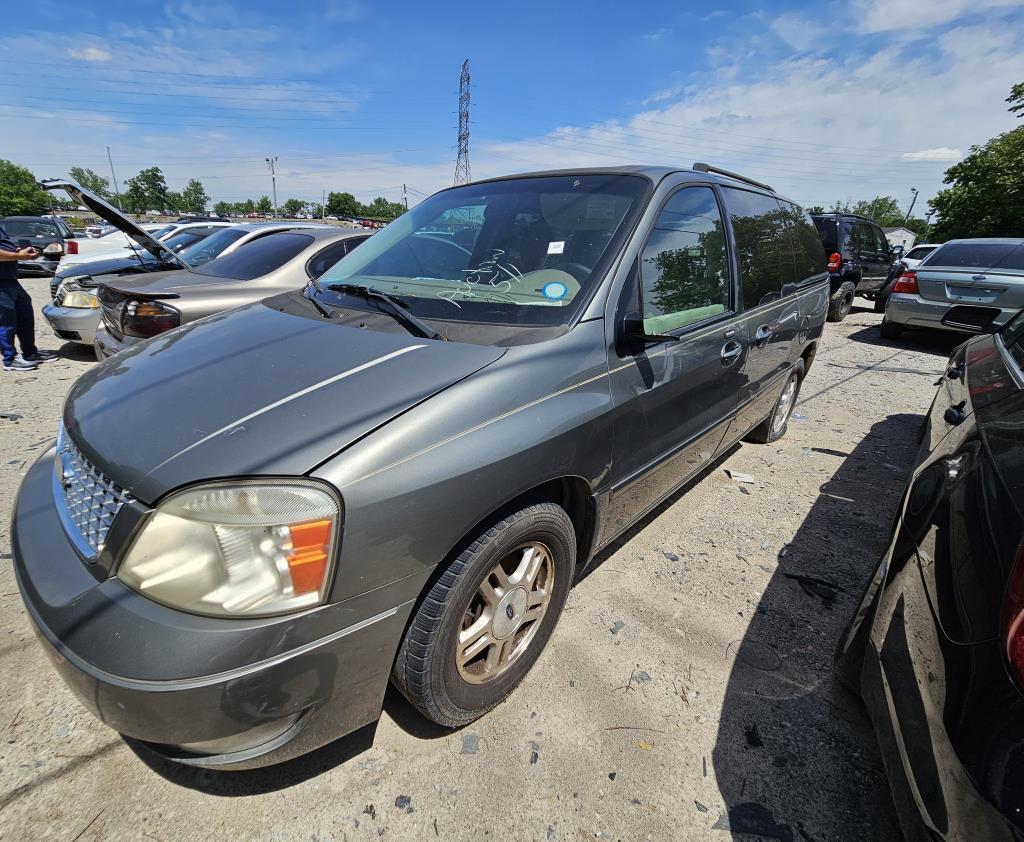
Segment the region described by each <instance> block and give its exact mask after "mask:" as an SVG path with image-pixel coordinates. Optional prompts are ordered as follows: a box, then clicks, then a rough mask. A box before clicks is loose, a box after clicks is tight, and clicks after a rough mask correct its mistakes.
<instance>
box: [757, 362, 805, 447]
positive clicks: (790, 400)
mask: <svg viewBox="0 0 1024 842" xmlns="http://www.w3.org/2000/svg"><path fill="white" fill-rule="evenodd" d="M803 380H804V361H803V360H802V359H801V360H797V361H796V362H795V363H793V368H792V370H791V371H790V372H789V377H787V378H786V384H785V385H784V386H783V387H782V391H781V392H780V393H779V397H778V399H776V401H775V406H774V407H773V408H772V413H771V415H769V416H768V417H767V418H765V419H764V421H762V422H761V423H760V424H758V425H757V426H756V427H754V429H753V430H751V431H750V432H749V433H747V435H746V436H745V437H744V438H745V440H746V441H749V442H754V443H755V444H768V443H769V442H773V441H778V440H779V439H781V438H782V437H783V436H784V435H786V429H787V428H788V426H789V416H790V415H792V414H793V408H794V407H795V406H796V399H797V398H798V397H799V396H800V384H801V383H803Z"/></svg>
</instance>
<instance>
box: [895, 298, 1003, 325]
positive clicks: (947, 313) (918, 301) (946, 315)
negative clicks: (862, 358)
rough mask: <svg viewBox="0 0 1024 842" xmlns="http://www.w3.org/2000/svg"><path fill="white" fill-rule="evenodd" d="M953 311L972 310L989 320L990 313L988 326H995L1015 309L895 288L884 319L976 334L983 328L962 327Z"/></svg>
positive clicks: (902, 323) (900, 323) (896, 322)
mask: <svg viewBox="0 0 1024 842" xmlns="http://www.w3.org/2000/svg"><path fill="white" fill-rule="evenodd" d="M953 311H957V312H959V311H964V312H965V315H966V314H968V313H969V312H970V311H976V312H978V313H979V314H981V313H984V314H985V319H986V320H987V319H988V317H989V316H991V317H992V318H991V322H989V324H988V326H987V327H986V330H995V329H997V328H998V327H1000V326H1001V325H1003V324H1005V323H1006V322H1008V321H1009V320H1010V319H1012V318H1013V317H1014V316H1015V315H1016V314H1017V311H1016V310H1005V309H1000V308H998V307H984V306H972V305H969V304H967V305H965V304H954V303H952V302H949V301H929V300H926V299H924V298H921V296H919V295H915V294H914V293H905V292H894V293H892V294H891V295H890V296H889V301H888V303H887V304H886V307H885V320H886V321H887V322H893V323H895V324H899V325H903V326H904V327H925V328H934V329H936V330H949V331H954V332H956V333H966V334H969V335H976V334H978V333H981V332H982V331H981V330H980V329H971V328H966V327H962V326H961V324H960V323H959V322H957V321H956V320H955V319H954V318H953V317H954V316H955V315H956V314H955V313H954V312H953Z"/></svg>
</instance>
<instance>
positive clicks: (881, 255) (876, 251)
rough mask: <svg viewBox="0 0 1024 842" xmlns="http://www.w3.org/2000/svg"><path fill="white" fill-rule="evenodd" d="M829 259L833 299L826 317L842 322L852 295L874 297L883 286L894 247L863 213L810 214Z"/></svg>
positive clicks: (848, 309) (891, 261) (848, 308)
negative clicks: (858, 214) (859, 214)
mask: <svg viewBox="0 0 1024 842" xmlns="http://www.w3.org/2000/svg"><path fill="white" fill-rule="evenodd" d="M811 219H812V220H813V221H814V226H815V227H816V228H817V229H818V235H819V236H820V237H821V242H822V245H823V246H824V247H825V257H826V258H827V259H828V272H829V284H830V286H831V288H832V300H831V301H830V302H829V307H828V320H829V321H830V322H841V321H842V320H843V319H845V318H846V316H847V315H848V314H849V312H850V309H851V308H852V307H853V297H854V296H855V295H863V296H864V297H865V298H868V299H871V300H874V298H875V295H876V294H878V292H880V291H881V289H882V287H883V286H885V282H886V279H887V278H888V275H889V267H890V266H892V263H893V259H894V258H893V250H892V246H890V245H889V241H888V240H887V239H886V238H885V232H884V231H882V229H881V228H880V227H879V226H878V225H876V224H875V223H874V222H872V221H871V220H870V219H867V218H865V217H863V216H857V215H856V214H852V213H815V214H811Z"/></svg>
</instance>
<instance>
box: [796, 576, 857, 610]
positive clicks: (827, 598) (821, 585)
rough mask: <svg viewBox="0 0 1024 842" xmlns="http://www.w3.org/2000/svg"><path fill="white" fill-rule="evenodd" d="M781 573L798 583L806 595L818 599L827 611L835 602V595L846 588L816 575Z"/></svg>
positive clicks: (843, 591)
mask: <svg viewBox="0 0 1024 842" xmlns="http://www.w3.org/2000/svg"><path fill="white" fill-rule="evenodd" d="M782 575H783V576H785V577H786V578H787V579H792V580H793V581H794V582H796V583H797V584H799V585H800V588H801V590H803V592H804V593H805V594H807V595H808V596H813V597H817V598H818V599H820V600H821V604H822V605H824V606H825V607H826V608H827V609H828V610H829V611H831V610H832V606H833V605H835V604H836V597H837V596H838V595H839V594H841V593H846V588H844V587H843V586H842V585H837V584H835V583H834V582H829V581H827V580H825V579H819V578H817V577H816V576H805V575H803V574H802V573H783V574H782Z"/></svg>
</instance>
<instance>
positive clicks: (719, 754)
mask: <svg viewBox="0 0 1024 842" xmlns="http://www.w3.org/2000/svg"><path fill="white" fill-rule="evenodd" d="M922 421H923V419H922V417H921V416H919V415H891V416H889V417H888V418H886V419H884V420H882V421H880V422H878V423H877V424H875V425H873V426H872V428H871V430H870V432H869V433H868V434H867V435H866V436H865V437H864V438H863V439H862V440H861V441H860V442H859V443H858V444H857V446H856V447H855V448H854V449H853V451H852V452H851V453H850V454H849V455H845V454H841V453H838V452H833V451H824V450H819V451H818V452H819V453H822V457H821V458H827V457H828V456H830V455H831V456H833V457H834V456H844V455H845V459H844V460H843V462H842V464H841V465H840V467H839V469H838V470H837V471H836V473H835V474H834V475H833V476H832V478H831V479H830V480H828V481H827V482H826V483H825V484H824V485H822V486H821V489H820V494H819V496H818V498H817V500H816V501H815V503H814V505H813V506H812V507H811V510H810V512H809V513H808V515H807V517H806V518H805V520H804V521H803V523H802V524H801V526H800V528H799V530H797V533H796V534H795V535H794V536H793V539H792V541H791V542H790V543H789V544H788V545H787V546H786V547H784V548H783V549H782V550H781V551H780V552H779V555H778V566H777V568H776V569H775V571H774V573H773V574H772V577H771V579H770V581H769V583H768V586H767V587H766V589H765V591H764V594H763V596H762V598H761V600H760V602H759V603H758V605H757V609H756V611H755V612H754V615H753V617H752V618H751V621H750V625H749V627H748V629H747V633H746V635H745V636H744V637H743V639H742V640H737V641H734V642H732V643H731V644H729V650H730V655H734V656H735V661H734V664H733V667H732V672H731V674H730V676H729V681H728V684H727V687H726V692H725V699H724V703H723V706H722V714H721V718H720V720H719V729H718V735H717V738H716V742H715V747H714V751H713V755H712V757H713V763H714V771H715V775H716V777H717V780H718V786H719V789H720V791H721V794H722V799H723V801H724V802H725V805H726V813H725V814H723V815H722V816H721V817H720V818H719V819H718V821H717V822H716V823H715V827H716V828H717V829H719V830H731V832H732V835H733V837H734V838H736V839H746V838H749V837H750V836H751V835H753V836H757V837H761V838H766V839H781V840H786V842H788V840H793V839H797V840H804V841H805V842H806V840H825V839H898V838H899V830H898V826H897V824H896V820H895V812H894V809H893V807H892V799H891V795H890V794H889V788H888V784H887V781H886V779H885V773H884V771H883V768H882V765H881V757H880V755H879V753H878V751H877V748H876V746H877V743H876V741H875V737H874V734H873V733H872V731H871V729H870V724H869V721H868V719H867V715H866V713H865V712H864V710H863V708H862V707H861V705H860V702H859V700H857V699H855V698H854V697H852V696H851V695H849V694H848V693H846V692H845V691H843V690H840V689H839V688H838V686H836V685H834V684H833V682H832V678H831V663H832V654H833V650H834V648H835V642H836V640H837V638H838V636H839V634H840V632H841V630H842V628H843V626H844V625H845V622H846V620H847V619H848V617H849V615H850V613H851V612H852V611H853V610H854V608H855V607H856V605H857V602H858V601H859V599H860V596H861V594H862V592H863V589H864V587H865V585H866V583H867V580H868V579H869V578H870V575H871V573H872V571H873V570H874V567H875V565H876V563H877V561H878V559H879V558H880V557H881V555H882V553H883V552H884V549H885V545H886V542H887V540H888V537H889V531H890V526H891V522H892V518H893V515H894V514H895V508H896V506H897V505H898V502H899V499H900V495H901V493H902V490H903V486H904V483H905V480H906V475H907V473H908V472H909V470H910V468H911V465H910V462H911V460H912V458H913V454H914V452H915V450H916V448H915V446H914V443H915V442H916V441H917V438H918V435H919V432H920V430H921V424H922ZM897 466H898V470H897V469H896V468H897Z"/></svg>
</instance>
